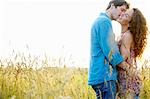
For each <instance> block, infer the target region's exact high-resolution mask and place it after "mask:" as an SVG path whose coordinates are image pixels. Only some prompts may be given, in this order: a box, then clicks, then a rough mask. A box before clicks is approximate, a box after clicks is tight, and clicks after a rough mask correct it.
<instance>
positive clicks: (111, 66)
mask: <svg viewBox="0 0 150 99" xmlns="http://www.w3.org/2000/svg"><path fill="white" fill-rule="evenodd" d="M128 8H129V4H128V3H127V2H126V1H124V0H112V1H110V2H109V5H108V7H107V9H106V13H101V14H100V16H99V17H98V18H97V19H96V21H95V22H94V24H93V26H92V29H91V57H90V58H91V59H90V67H89V78H88V84H89V85H91V86H92V88H93V89H94V91H95V93H96V96H97V99H100V98H102V99H115V96H116V81H117V74H118V72H117V70H116V68H117V65H118V66H120V67H122V68H123V66H124V64H125V63H124V62H123V61H124V59H123V57H122V56H121V54H120V52H119V49H118V46H117V43H116V42H115V38H114V33H113V30H112V23H111V21H112V20H116V19H117V18H118V17H119V16H120V15H121V13H123V12H125V11H126V9H128Z"/></svg>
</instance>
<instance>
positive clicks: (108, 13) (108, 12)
mask: <svg viewBox="0 0 150 99" xmlns="http://www.w3.org/2000/svg"><path fill="white" fill-rule="evenodd" d="M106 14H107V16H108V17H109V18H110V19H111V20H113V19H112V15H111V13H110V10H109V9H108V10H106Z"/></svg>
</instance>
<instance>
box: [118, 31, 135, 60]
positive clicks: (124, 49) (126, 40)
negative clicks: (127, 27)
mask: <svg viewBox="0 0 150 99" xmlns="http://www.w3.org/2000/svg"><path fill="white" fill-rule="evenodd" d="M132 41H133V38H132V34H131V33H130V32H129V31H128V32H126V34H125V35H124V37H123V38H122V39H121V46H120V53H121V55H122V56H123V58H124V60H126V59H127V58H128V57H130V48H131V44H132Z"/></svg>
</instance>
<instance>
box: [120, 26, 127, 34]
mask: <svg viewBox="0 0 150 99" xmlns="http://www.w3.org/2000/svg"><path fill="white" fill-rule="evenodd" d="M126 31H128V26H127V25H122V30H121V32H122V33H125V32H126Z"/></svg>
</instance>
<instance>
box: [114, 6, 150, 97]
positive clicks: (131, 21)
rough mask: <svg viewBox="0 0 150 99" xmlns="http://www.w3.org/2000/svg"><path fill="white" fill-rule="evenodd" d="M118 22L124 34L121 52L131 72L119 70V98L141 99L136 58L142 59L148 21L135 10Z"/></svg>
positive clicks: (123, 15)
mask: <svg viewBox="0 0 150 99" xmlns="http://www.w3.org/2000/svg"><path fill="white" fill-rule="evenodd" d="M117 21H118V22H119V23H120V24H121V26H122V34H121V38H120V40H119V42H118V45H119V48H120V52H121V54H122V56H123V57H124V59H125V61H126V62H127V63H128V65H129V66H130V69H129V70H130V71H124V70H122V69H121V68H118V70H119V78H118V81H119V86H118V88H119V90H118V92H119V97H121V99H122V97H124V96H125V97H124V98H127V96H132V98H131V99H139V94H140V87H141V79H140V77H139V76H138V75H137V74H139V73H138V72H137V71H136V66H137V65H136V58H140V57H141V55H142V53H143V51H144V48H145V45H146V36H147V31H148V28H147V25H146V20H145V18H144V16H143V15H142V13H141V12H140V11H139V10H138V9H136V8H133V9H131V10H128V11H126V12H125V13H123V14H122V15H121V16H120V17H119V18H118V20H117ZM131 70H134V71H131ZM128 98H129V97H128Z"/></svg>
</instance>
